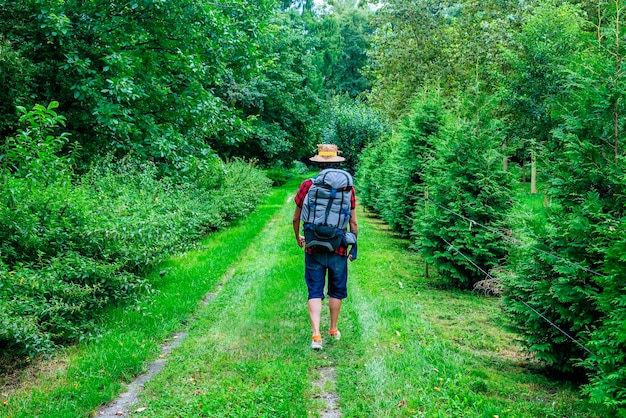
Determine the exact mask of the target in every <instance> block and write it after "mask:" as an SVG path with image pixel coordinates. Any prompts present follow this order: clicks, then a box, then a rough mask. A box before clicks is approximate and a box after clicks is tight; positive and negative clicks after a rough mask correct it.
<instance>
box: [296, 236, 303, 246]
mask: <svg viewBox="0 0 626 418" xmlns="http://www.w3.org/2000/svg"><path fill="white" fill-rule="evenodd" d="M297 239H298V246H299V247H300V248H304V237H303V236H302V235H298V238H297Z"/></svg>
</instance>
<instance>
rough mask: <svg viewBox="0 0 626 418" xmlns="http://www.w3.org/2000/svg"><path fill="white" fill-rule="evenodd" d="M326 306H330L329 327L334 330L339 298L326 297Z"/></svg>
mask: <svg viewBox="0 0 626 418" xmlns="http://www.w3.org/2000/svg"><path fill="white" fill-rule="evenodd" d="M328 307H329V308H330V329H331V330H336V329H337V320H338V319H339V311H341V299H336V298H332V297H331V298H328Z"/></svg>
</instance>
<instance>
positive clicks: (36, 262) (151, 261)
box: [0, 104, 269, 355]
mask: <svg viewBox="0 0 626 418" xmlns="http://www.w3.org/2000/svg"><path fill="white" fill-rule="evenodd" d="M54 105H55V104H52V105H50V106H48V107H47V108H45V107H43V106H36V107H35V108H34V109H33V110H32V111H29V112H26V113H25V114H24V116H23V117H22V120H23V121H25V122H28V123H29V126H28V128H27V129H25V130H21V131H20V132H19V133H18V135H16V136H15V138H9V140H8V141H7V152H6V154H5V155H6V156H7V157H6V158H5V160H4V163H5V165H4V166H3V169H2V179H3V187H2V189H1V190H0V231H1V232H0V243H1V244H0V279H1V280H0V306H1V308H0V321H1V323H2V324H3V326H2V327H0V344H1V345H2V346H4V347H6V348H11V349H13V350H15V351H17V352H23V353H25V354H29V355H34V354H37V353H40V352H48V351H50V350H51V349H52V348H53V346H54V345H55V344H56V343H60V342H64V341H67V340H74V339H78V338H82V337H84V336H85V332H86V330H88V329H89V328H90V326H91V325H92V323H93V320H94V317H95V315H96V314H97V313H98V310H99V309H100V308H103V307H104V306H106V305H107V304H108V303H111V302H120V301H122V300H125V299H128V298H132V297H134V296H136V295H137V294H138V292H145V291H149V289H150V284H149V283H147V282H146V281H145V279H144V278H143V277H144V275H143V273H144V272H146V271H147V269H150V268H153V267H154V266H155V265H156V264H157V263H158V262H159V261H160V260H162V259H163V258H164V257H165V256H167V255H169V254H172V253H174V252H177V251H181V250H184V249H188V248H190V246H192V245H194V242H198V241H199V239H200V238H202V237H203V236H204V235H206V234H207V232H209V231H211V230H214V229H218V228H222V227H224V226H225V225H227V224H228V222H229V221H231V220H233V219H235V218H237V217H240V216H242V215H245V214H247V213H248V212H250V211H251V210H252V209H253V208H254V207H255V206H256V204H257V203H258V201H259V199H260V198H261V196H263V194H264V193H265V191H266V190H267V187H268V186H269V183H268V180H267V179H266V178H265V177H264V175H263V174H262V172H261V171H260V170H258V169H257V168H255V167H253V166H252V165H251V164H249V163H245V162H243V161H232V162H230V163H227V164H222V163H221V162H219V160H218V161H216V162H215V163H214V166H213V167H214V169H213V170H214V171H213V173H212V176H211V178H210V180H209V179H202V178H199V179H198V181H197V182H195V183H191V182H187V183H180V182H176V181H173V180H171V179H169V178H159V177H158V170H157V168H156V166H155V165H154V164H151V163H136V162H133V161H132V160H128V161H114V160H113V159H109V160H107V161H102V162H100V163H99V164H97V165H94V166H93V167H92V168H91V169H90V170H89V171H88V172H87V173H86V174H84V175H83V176H81V177H76V176H75V175H73V173H72V171H71V159H70V158H68V157H63V156H57V154H56V153H55V150H57V149H58V148H59V147H61V146H62V145H63V142H64V141H63V139H64V137H65V135H64V134H60V135H56V134H54V133H53V131H54V130H55V128H56V127H57V125H58V124H60V123H63V122H64V118H62V117H61V116H59V115H57V114H56V112H55V111H54V107H55V106H54Z"/></svg>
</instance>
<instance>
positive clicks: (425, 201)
mask: <svg viewBox="0 0 626 418" xmlns="http://www.w3.org/2000/svg"><path fill="white" fill-rule="evenodd" d="M424 213H426V214H427V213H428V186H424ZM424 277H425V278H426V279H428V263H427V262H426V261H424Z"/></svg>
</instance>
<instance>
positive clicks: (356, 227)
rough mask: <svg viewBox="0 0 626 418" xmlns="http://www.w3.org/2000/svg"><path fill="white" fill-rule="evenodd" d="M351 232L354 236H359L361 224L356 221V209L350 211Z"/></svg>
mask: <svg viewBox="0 0 626 418" xmlns="http://www.w3.org/2000/svg"><path fill="white" fill-rule="evenodd" d="M350 232H352V233H353V234H354V235H356V236H358V235H359V224H358V223H357V221H356V209H351V210H350Z"/></svg>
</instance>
